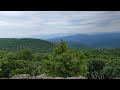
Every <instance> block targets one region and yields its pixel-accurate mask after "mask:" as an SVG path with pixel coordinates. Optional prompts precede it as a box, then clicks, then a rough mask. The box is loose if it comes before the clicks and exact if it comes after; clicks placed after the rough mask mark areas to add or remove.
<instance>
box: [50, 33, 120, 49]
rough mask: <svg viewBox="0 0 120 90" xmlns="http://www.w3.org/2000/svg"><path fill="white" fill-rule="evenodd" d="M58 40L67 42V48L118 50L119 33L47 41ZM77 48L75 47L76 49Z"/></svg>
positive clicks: (76, 36)
mask: <svg viewBox="0 0 120 90" xmlns="http://www.w3.org/2000/svg"><path fill="white" fill-rule="evenodd" d="M60 39H63V40H65V41H66V42H68V44H69V46H71V44H72V47H75V48H78V47H83V46H85V47H89V48H120V33H119V32H118V33H117V32H116V33H101V34H92V35H83V34H76V35H71V36H65V37H60V38H54V39H49V41H51V42H54V43H57V42H59V41H60ZM76 46H77V47H76Z"/></svg>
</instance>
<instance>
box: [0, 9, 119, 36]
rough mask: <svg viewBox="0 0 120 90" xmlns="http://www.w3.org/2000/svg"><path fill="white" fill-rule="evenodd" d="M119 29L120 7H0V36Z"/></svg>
mask: <svg viewBox="0 0 120 90" xmlns="http://www.w3.org/2000/svg"><path fill="white" fill-rule="evenodd" d="M119 30H120V11H0V37H16V36H25V35H26V36H29V35H39V34H50V33H51V34H52V33H86V32H110V31H119Z"/></svg>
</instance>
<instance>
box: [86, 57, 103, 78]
mask: <svg viewBox="0 0 120 90" xmlns="http://www.w3.org/2000/svg"><path fill="white" fill-rule="evenodd" d="M104 66H105V62H104V61H103V60H101V59H97V60H96V59H93V60H90V61H88V72H89V73H88V78H92V79H94V77H95V76H96V74H97V76H99V75H101V74H102V70H103V68H104ZM93 76H94V77H93Z"/></svg>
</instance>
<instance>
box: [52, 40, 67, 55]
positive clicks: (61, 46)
mask: <svg viewBox="0 0 120 90" xmlns="http://www.w3.org/2000/svg"><path fill="white" fill-rule="evenodd" d="M67 49H68V48H67V45H66V43H65V42H64V41H63V40H61V42H60V43H59V44H58V45H56V46H55V47H54V50H53V52H54V54H55V55H60V54H62V53H64V52H66V51H67Z"/></svg>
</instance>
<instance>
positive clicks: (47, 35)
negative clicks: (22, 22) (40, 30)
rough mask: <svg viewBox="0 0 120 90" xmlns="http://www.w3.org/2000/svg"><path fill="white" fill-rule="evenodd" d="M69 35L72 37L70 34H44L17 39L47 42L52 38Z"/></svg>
mask: <svg viewBox="0 0 120 90" xmlns="http://www.w3.org/2000/svg"><path fill="white" fill-rule="evenodd" d="M69 35H72V34H71V33H69V34H63V33H58V34H46V35H33V36H21V37H17V38H36V39H43V40H47V39H53V38H57V37H63V36H69Z"/></svg>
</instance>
